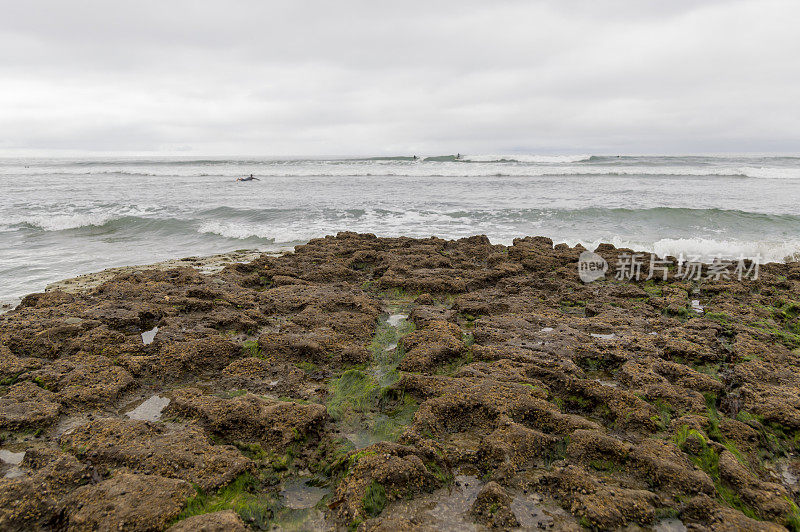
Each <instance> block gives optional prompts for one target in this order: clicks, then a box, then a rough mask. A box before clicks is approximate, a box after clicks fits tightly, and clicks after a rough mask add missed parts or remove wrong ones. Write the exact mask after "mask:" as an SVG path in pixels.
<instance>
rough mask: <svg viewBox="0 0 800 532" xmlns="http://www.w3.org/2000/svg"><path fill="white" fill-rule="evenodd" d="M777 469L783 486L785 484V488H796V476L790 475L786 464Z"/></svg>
mask: <svg viewBox="0 0 800 532" xmlns="http://www.w3.org/2000/svg"><path fill="white" fill-rule="evenodd" d="M778 469H779V470H780V473H781V479H783V483H784V484H786V485H787V486H792V487H793V486H797V475H795V474H794V473H792V471H791V470H790V469H789V465H788V464H786V463H785V462H784V463H781V464H780V465H779V466H778Z"/></svg>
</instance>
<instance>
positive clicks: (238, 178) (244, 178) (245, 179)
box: [236, 174, 261, 181]
mask: <svg viewBox="0 0 800 532" xmlns="http://www.w3.org/2000/svg"><path fill="white" fill-rule="evenodd" d="M236 181H261V180H260V179H259V178H257V177H253V174H250V177H237V178H236Z"/></svg>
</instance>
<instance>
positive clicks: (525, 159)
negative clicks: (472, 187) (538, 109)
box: [461, 154, 592, 163]
mask: <svg viewBox="0 0 800 532" xmlns="http://www.w3.org/2000/svg"><path fill="white" fill-rule="evenodd" d="M591 157H592V156H591V155H524V154H511V155H462V156H461V160H463V161H471V162H496V161H513V162H519V163H578V162H582V161H588V160H589V159H590V158H591Z"/></svg>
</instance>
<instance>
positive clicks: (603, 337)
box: [590, 333, 617, 340]
mask: <svg viewBox="0 0 800 532" xmlns="http://www.w3.org/2000/svg"><path fill="white" fill-rule="evenodd" d="M590 334H591V336H592V337H593V338H600V339H601V340H613V339H614V338H616V337H617V335H616V334H614V333H609V334H600V333H590Z"/></svg>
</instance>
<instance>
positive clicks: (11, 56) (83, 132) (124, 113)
mask: <svg viewBox="0 0 800 532" xmlns="http://www.w3.org/2000/svg"><path fill="white" fill-rule="evenodd" d="M0 8H2V11H0V13H2V16H0V155H2V154H5V155H15V154H20V153H28V150H33V151H31V152H30V153H43V152H47V153H72V152H75V153H78V152H87V151H89V152H130V153H153V152H159V153H164V154H170V153H176V154H205V155H264V156H270V155H310V154H325V155H337V154H338V155H343V154H349V155H356V154H389V153H397V154H406V153H420V154H432V153H450V152H456V151H460V152H462V153H501V152H503V153H505V152H530V153H551V154H559V153H576V152H577V153H613V154H616V153H698V152H717V153H718V152H783V153H787V152H794V153H798V152H800V148H799V146H800V144H799V143H800V59H799V58H800V30H798V21H800V2H798V1H796V0H786V1H771V0H747V1H732V0H724V1H689V0H678V1H676V0H671V1H664V0H659V1H648V0H630V1H628V0H611V1H597V0H585V1H564V0H554V1H538V2H537V1H530V0H527V1H480V2H472V1H468V0H458V1H453V2H449V1H431V0H428V1H424V2H422V1H420V2H415V1H403V2H383V1H375V0H369V1H366V0H365V1H363V2H361V1H359V2H352V1H339V2H331V1H323V0H320V1H317V2H308V1H298V0H292V1H286V2H277V1H264V0H258V1H231V0H228V1H224V2H223V1H218V2H211V1H204V0H189V1H185V2H184V1H173V0H157V1H142V0H137V1H133V0H131V1H127V2H123V1H118V0H117V1H110V0H101V1H96V2H89V1H77V0H75V1H64V0H52V1H35V0H33V1H32V0H13V1H9V0H0Z"/></svg>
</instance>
